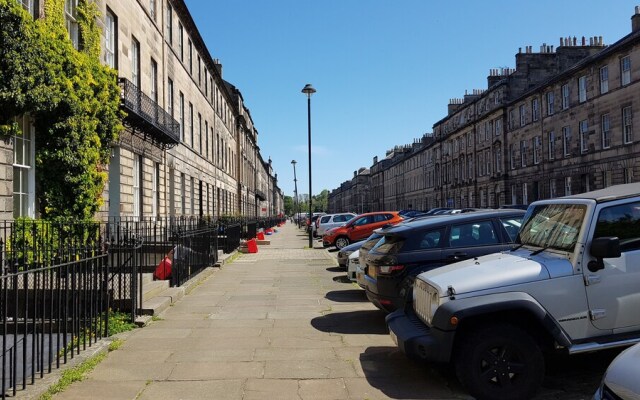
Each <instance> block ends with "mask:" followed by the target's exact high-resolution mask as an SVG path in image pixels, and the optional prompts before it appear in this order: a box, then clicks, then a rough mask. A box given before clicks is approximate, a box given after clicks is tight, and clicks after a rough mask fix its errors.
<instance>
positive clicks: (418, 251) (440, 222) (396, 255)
mask: <svg viewBox="0 0 640 400" xmlns="http://www.w3.org/2000/svg"><path fill="white" fill-rule="evenodd" d="M524 214H525V212H524V211H521V210H490V211H477V212H472V213H463V214H452V215H441V216H432V217H429V218H422V219H417V220H415V221H412V222H407V223H402V224H398V225H396V226H394V227H391V228H388V229H385V230H384V231H382V232H381V234H382V238H381V239H380V240H379V241H378V243H377V244H376V245H375V246H374V247H373V248H372V249H371V250H370V251H369V254H368V255H367V259H366V267H365V274H366V277H365V282H366V290H367V298H368V299H369V300H370V301H371V302H372V303H373V304H374V305H375V306H376V307H378V308H380V309H381V310H383V311H387V312H392V311H395V310H396V309H398V308H401V307H403V306H404V303H405V295H406V294H407V293H408V292H409V289H410V288H411V287H412V286H413V282H414V280H415V277H416V276H417V275H418V274H420V273H422V272H425V271H428V270H431V269H434V268H437V267H441V266H443V265H447V264H451V263H454V262H457V261H461V260H466V259H468V258H472V257H478V256H481V255H485V254H490V253H495V252H498V251H502V250H506V249H508V248H510V247H511V246H512V244H513V241H514V240H515V238H516V233H517V231H518V229H519V228H520V223H521V221H522V218H523V217H524Z"/></svg>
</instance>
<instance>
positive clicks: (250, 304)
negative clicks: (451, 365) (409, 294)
mask: <svg viewBox="0 0 640 400" xmlns="http://www.w3.org/2000/svg"><path fill="white" fill-rule="evenodd" d="M267 239H269V240H270V245H265V246H260V247H259V251H258V253H256V254H239V255H238V256H237V257H232V258H230V259H228V260H227V263H225V264H224V265H223V266H222V268H221V269H220V270H216V271H215V272H214V273H213V274H211V275H210V276H209V277H207V278H206V279H205V280H203V281H201V283H200V284H199V285H196V286H195V287H193V288H192V289H191V290H190V292H188V293H187V295H186V296H185V297H184V298H182V299H181V300H180V301H178V302H177V303H175V304H174V305H172V306H171V307H169V308H168V309H167V310H166V311H164V312H163V313H162V314H161V315H160V318H159V319H156V320H154V321H152V322H151V323H150V324H149V325H148V326H146V327H144V328H141V329H136V330H135V331H133V332H131V333H130V334H128V335H127V336H126V339H125V341H124V344H123V345H122V346H121V347H120V348H119V349H118V350H115V351H113V352H111V353H109V355H108V356H107V358H106V359H105V360H104V361H103V362H101V363H100V364H99V365H98V366H97V367H96V368H95V369H94V370H93V371H92V372H91V373H90V374H89V375H88V377H87V379H86V380H84V381H81V382H77V383H74V384H73V385H71V386H70V387H69V388H68V389H66V390H65V391H64V392H63V393H61V394H58V395H56V396H54V399H89V398H90V399H140V400H146V399H154V400H164V399H242V400H253V399H260V400H262V399H269V400H276V399H296V400H312V399H321V400H326V399H469V398H470V397H469V396H468V395H466V394H465V392H464V390H463V389H462V388H461V387H460V385H459V383H458V382H457V380H456V379H455V376H453V374H452V373H451V372H450V371H449V370H445V369H436V368H434V367H432V366H429V365H424V364H420V363H415V362H412V361H410V360H408V359H407V358H406V357H405V356H404V354H402V353H401V352H400V351H399V350H398V349H397V348H396V346H395V345H394V343H393V341H392V340H391V338H390V337H389V334H388V331H387V328H386V326H385V323H384V316H385V315H384V314H383V313H382V312H380V311H379V310H377V309H376V308H375V307H374V306H373V305H372V304H371V303H369V302H368V301H367V299H366V296H365V293H364V291H363V290H362V289H360V288H359V287H358V286H356V285H354V284H352V283H351V282H349V281H348V280H347V279H346V275H345V271H344V270H341V269H339V268H338V267H337V263H336V261H335V253H334V252H331V251H327V250H326V249H323V248H322V245H321V243H320V242H317V241H314V248H313V249H309V248H307V246H308V236H307V235H305V234H304V233H303V232H302V231H301V230H299V229H298V228H297V227H295V226H294V225H292V224H286V225H285V226H283V227H282V228H278V232H277V233H274V234H273V235H271V236H267ZM612 357H613V356H610V357H609V358H607V357H605V359H604V360H600V361H599V362H597V363H595V364H596V365H595V366H594V363H593V362H592V361H591V360H589V361H585V359H582V360H581V361H578V362H577V365H576V363H573V362H572V363H569V364H567V363H566V361H560V362H559V363H556V364H555V365H556V369H557V371H556V372H555V373H553V372H552V376H551V377H550V380H546V381H545V388H543V390H542V391H541V393H540V396H539V397H538V398H539V399H582V398H584V399H587V398H590V396H591V394H593V391H594V390H595V387H596V386H597V384H598V381H599V379H600V377H601V376H602V372H603V371H604V368H606V365H607V364H608V361H610V359H611V358H612ZM563 362H564V363H565V364H562V363H563ZM563 365H565V366H566V367H563ZM584 365H589V367H585V366H584Z"/></svg>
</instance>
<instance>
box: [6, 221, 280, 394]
mask: <svg viewBox="0 0 640 400" xmlns="http://www.w3.org/2000/svg"><path fill="white" fill-rule="evenodd" d="M280 221H281V220H279V219H274V218H269V219H266V218H263V219H260V220H258V221H256V220H255V219H251V220H248V219H243V218H225V219H222V220H220V221H218V220H215V219H212V218H206V217H204V218H203V217H169V218H157V217H153V218H109V219H108V221H105V222H85V223H80V222H47V221H37V220H18V221H6V222H0V330H2V333H3V337H2V344H1V345H2V347H1V348H0V365H1V366H2V381H1V388H0V389H1V391H0V397H2V398H4V397H5V396H15V394H16V390H18V389H25V388H26V386H27V383H33V382H34V380H35V378H36V377H38V376H39V377H42V376H43V375H44V374H45V373H49V372H51V370H52V369H53V368H59V367H60V365H61V364H64V363H66V362H67V359H68V358H69V357H71V358H73V357H74V355H76V354H78V353H79V352H80V351H82V350H84V349H86V348H87V347H88V346H90V345H91V344H93V342H95V341H96V340H98V339H100V338H102V337H103V336H108V335H109V328H108V326H109V325H108V322H109V310H113V311H118V312H123V313H128V314H129V315H130V317H131V320H134V319H135V318H136V317H137V316H138V315H139V313H140V312H141V310H142V308H143V307H142V298H143V293H144V288H143V282H144V280H143V279H142V277H143V274H145V273H152V272H154V270H155V269H156V267H157V266H158V265H159V264H160V262H161V261H162V260H163V259H164V258H165V257H167V256H168V255H169V253H172V257H173V260H172V261H173V262H172V270H171V274H170V280H171V285H172V286H179V285H182V284H183V283H184V282H186V281H187V280H188V279H190V278H191V277H193V276H194V275H195V274H197V273H199V272H200V271H201V270H202V269H204V268H206V267H208V266H212V265H214V264H215V263H216V262H217V253H218V249H223V250H224V252H225V253H231V252H232V251H234V250H235V249H237V248H238V247H239V245H240V239H241V236H243V235H244V236H246V238H247V239H251V238H253V237H255V233H256V232H257V229H258V227H259V226H264V227H273V226H275V225H276V224H277V223H278V222H280ZM172 250H173V251H172Z"/></svg>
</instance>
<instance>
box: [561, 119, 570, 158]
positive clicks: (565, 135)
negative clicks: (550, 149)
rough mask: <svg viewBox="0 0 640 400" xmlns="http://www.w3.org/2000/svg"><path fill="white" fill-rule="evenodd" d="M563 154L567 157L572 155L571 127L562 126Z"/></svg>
mask: <svg viewBox="0 0 640 400" xmlns="http://www.w3.org/2000/svg"><path fill="white" fill-rule="evenodd" d="M562 154H563V155H564V156H565V157H568V156H570V155H571V127H570V126H563V127H562Z"/></svg>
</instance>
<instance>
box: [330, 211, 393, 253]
mask: <svg viewBox="0 0 640 400" xmlns="http://www.w3.org/2000/svg"><path fill="white" fill-rule="evenodd" d="M400 221H402V217H401V216H400V215H399V214H398V212H397V211H377V212H371V213H366V214H360V215H358V216H357V217H355V218H353V219H352V220H351V221H350V222H349V223H348V224H346V225H343V226H339V227H337V228H333V229H330V230H328V231H327V232H326V233H325V234H324V235H323V236H322V244H323V245H324V247H329V246H336V247H337V248H338V249H342V248H343V247H345V246H348V245H349V244H350V243H353V242H358V241H360V240H363V239H366V238H368V237H369V236H370V235H371V234H372V233H373V231H374V230H376V229H378V228H381V227H383V226H385V225H394V224H397V223H398V222H400Z"/></svg>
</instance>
